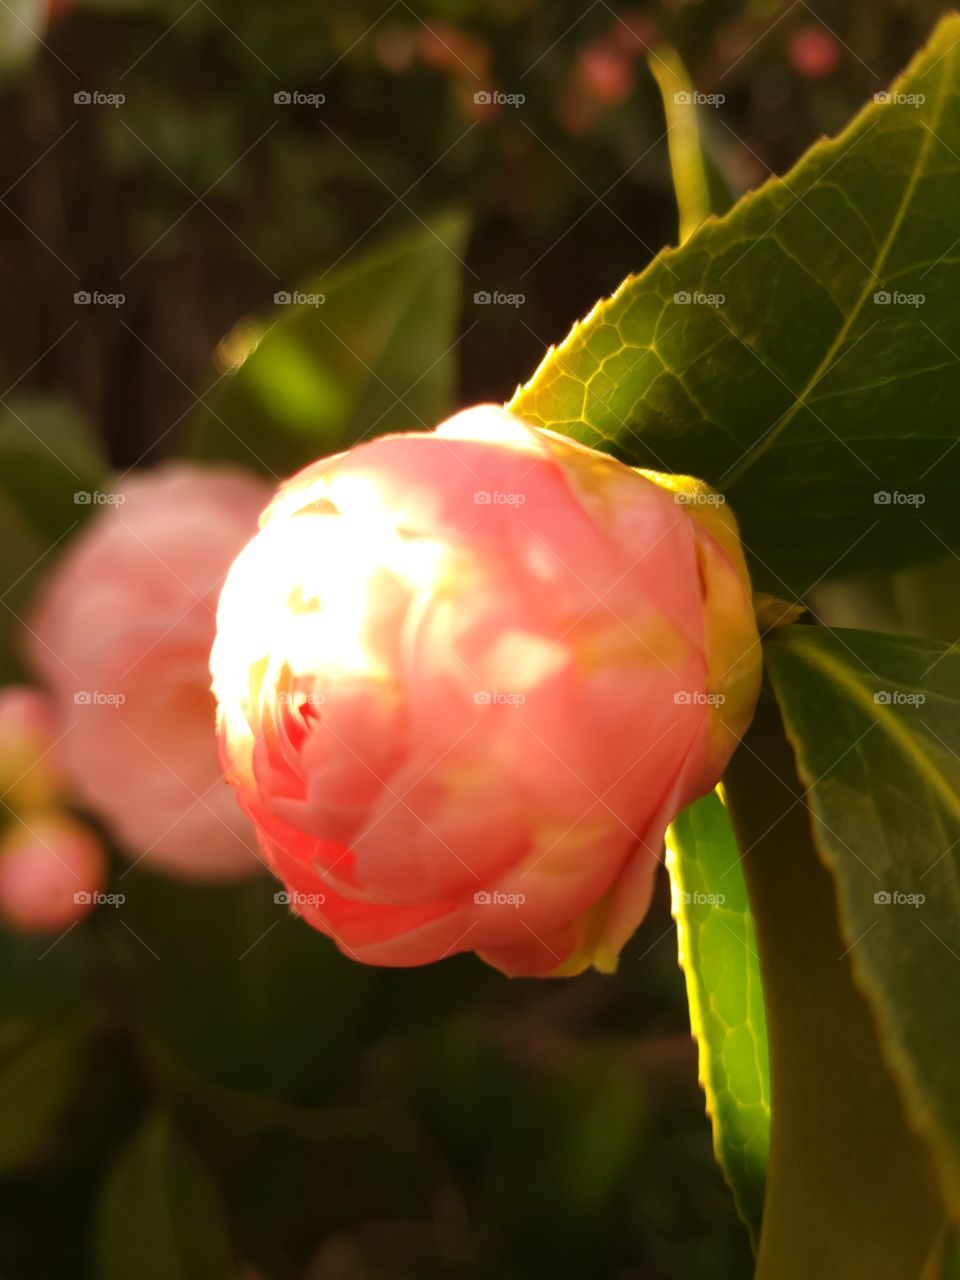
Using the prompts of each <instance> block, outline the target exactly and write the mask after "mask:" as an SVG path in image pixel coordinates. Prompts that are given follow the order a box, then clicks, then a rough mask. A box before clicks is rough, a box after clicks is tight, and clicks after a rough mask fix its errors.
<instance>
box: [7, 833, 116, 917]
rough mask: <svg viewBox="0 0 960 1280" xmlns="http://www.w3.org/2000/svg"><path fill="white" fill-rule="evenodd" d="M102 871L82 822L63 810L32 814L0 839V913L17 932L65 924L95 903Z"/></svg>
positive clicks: (95, 843) (101, 857) (95, 847)
mask: <svg viewBox="0 0 960 1280" xmlns="http://www.w3.org/2000/svg"><path fill="white" fill-rule="evenodd" d="M106 872H107V863H106V857H105V855H104V852H103V849H102V848H101V846H100V843H99V841H98V840H97V839H96V837H95V836H94V835H93V834H92V832H91V831H90V830H89V829H88V828H87V827H85V826H84V825H83V824H82V823H80V822H77V821H76V820H75V819H73V818H71V817H68V816H67V815H66V814H60V813H43V814H35V815H33V816H31V818H30V819H29V822H28V823H18V824H17V825H16V827H15V828H14V829H13V830H12V831H10V832H8V833H7V835H6V836H5V838H4V839H3V841H2V843H0V917H2V918H3V920H4V921H6V923H7V924H8V925H10V927H11V928H13V929H16V930H18V931H20V932H22V933H52V932H56V931H58V930H60V929H66V928H67V927H68V926H69V925H71V924H73V923H74V922H75V921H77V920H79V919H81V918H82V917H83V916H84V915H86V913H87V912H88V911H89V910H90V909H91V907H92V906H93V905H94V903H95V900H96V895H97V894H98V893H99V892H100V891H101V890H102V888H103V885H104V881H105V879H106Z"/></svg>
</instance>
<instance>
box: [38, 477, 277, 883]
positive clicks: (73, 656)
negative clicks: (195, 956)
mask: <svg viewBox="0 0 960 1280" xmlns="http://www.w3.org/2000/svg"><path fill="white" fill-rule="evenodd" d="M269 494H270V490H269V488H268V486H267V485H265V484H264V483H263V481H261V480H259V479H257V478H256V477H254V476H251V475H249V474H248V473H246V472H244V471H241V470H239V469H233V468H209V467H198V466H190V465H187V464H182V463H181V464H177V465H174V466H168V467H163V468H159V469H158V470H156V471H150V472H145V473H143V474H142V475H139V476H136V477H134V478H132V479H130V480H127V481H125V483H124V484H123V486H122V487H121V488H120V489H118V490H117V491H116V492H114V493H111V494H109V495H107V496H108V497H109V498H110V499H111V501H109V502H106V503H104V504H103V506H102V509H101V511H100V512H99V514H98V515H96V516H95V517H94V518H93V520H91V522H90V524H89V525H88V526H87V527H86V528H85V529H84V530H83V531H82V532H81V533H80V534H78V535H77V537H76V538H75V539H74V541H73V542H72V543H71V545H70V547H69V549H68V550H67V552H66V554H65V555H64V557H63V559H62V560H61V561H60V562H59V563H58V565H57V567H56V568H55V570H54V572H53V574H52V575H51V578H50V580H49V582H48V583H47V584H46V586H45V590H44V592H43V594H42V596H41V599H40V601H39V605H38V608H37V610H36V611H35V614H34V616H33V617H32V619H31V627H30V632H29V636H28V645H29V655H30V658H31V661H32V663H33V666H34V667H35V668H36V670H37V671H38V672H39V673H40V674H41V675H42V676H43V677H44V679H45V680H46V683H47V684H48V686H49V687H50V689H51V690H52V691H53V692H54V694H55V695H56V698H57V703H58V709H59V712H60V716H61V719H62V722H63V730H64V732H63V738H62V742H61V744H60V747H59V748H58V750H59V752H60V753H61V758H62V761H63V765H64V768H65V770H66V772H67V775H68V778H69V781H70V782H71V784H72V786H73V788H74V789H75V791H76V792H77V794H78V796H79V798H80V799H81V800H82V801H83V802H84V803H85V804H86V805H88V806H89V807H90V808H91V809H92V810H93V811H94V812H95V813H96V814H97V815H98V816H99V817H101V818H102V819H103V820H104V821H105V822H106V823H107V825H108V826H110V827H111V828H112V830H113V831H114V832H115V834H116V835H117V837H118V839H119V840H120V841H121V843H122V844H123V845H124V847H125V848H126V850H127V851H128V852H129V854H130V855H131V856H132V857H134V858H144V859H145V864H146V865H147V866H151V867H153V868H154V869H160V870H164V871H168V872H171V873H173V874H175V875H179V876H185V877H191V878H196V879H206V880H216V879H231V878H236V877H238V876H246V875H249V874H251V873H252V872H256V871H261V870H262V859H261V858H260V855H259V852H258V851H257V848H256V842H255V841H254V840H252V839H251V834H250V830H249V827H248V825H247V824H246V823H245V822H244V820H243V817H242V815H241V814H239V813H238V812H237V808H236V805H235V804H234V803H233V799H232V797H231V796H230V792H229V789H228V788H227V787H226V786H225V785H223V775H222V771H221V769H220V766H219V762H218V760H217V751H216V743H215V739H214V735H213V731H212V730H213V723H214V711H215V708H214V703H213V699H212V697H211V696H210V679H209V672H208V663H209V655H210V645H211V644H212V642H213V636H214V625H215V610H216V601H217V597H218V595H219V593H220V587H221V585H222V583H223V579H224V576H225V574H226V572H227V569H228V568H229V565H230V562H231V560H232V559H233V557H234V556H235V555H236V554H237V552H238V551H239V550H240V548H241V547H242V546H243V544H244V543H245V542H246V541H247V540H248V539H249V537H250V535H251V533H252V532H253V531H254V530H255V529H256V523H257V516H258V515H259V513H260V511H261V510H262V509H263V507H264V505H265V503H266V502H267V500H268V498H269Z"/></svg>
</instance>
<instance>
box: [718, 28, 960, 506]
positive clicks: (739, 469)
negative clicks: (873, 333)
mask: <svg viewBox="0 0 960 1280" xmlns="http://www.w3.org/2000/svg"><path fill="white" fill-rule="evenodd" d="M955 48H956V45H951V47H950V48H949V49H948V51H947V53H946V54H945V55H944V58H943V61H944V62H945V63H946V62H947V59H948V58H949V59H950V66H952V63H953V52H954V49H955ZM948 70H949V67H945V68H944V70H943V72H942V73H941V76H940V81H939V85H938V88H937V96H936V101H935V103H934V111H933V124H932V126H928V127H927V129H926V131H925V134H926V136H925V137H924V139H923V141H922V143H921V144H920V149H919V151H918V153H917V158H916V162H915V164H914V166H913V168H912V170H911V173H910V177H909V179H908V181H907V184H906V186H905V187H904V190H903V196H902V197H901V199H900V202H899V204H898V206H897V210H896V213H895V215H894V218H893V221H892V222H891V224H890V229H889V230H888V232H887V234H886V236H885V237H884V241H883V244H882V245H881V246H880V249H879V251H878V253H877V256H876V259H875V261H874V264H873V268H872V273H871V277H870V278H868V280H867V283H866V284H865V285H864V288H863V290H862V291H861V293H860V296H859V298H858V299H857V301H856V303H855V304H854V306H853V308H852V310H851V312H850V314H849V316H847V318H846V319H845V320H844V322H843V324H842V325H841V326H840V328H839V330H838V331H837V334H836V337H835V338H834V339H833V341H832V342H831V344H830V346H829V348H828V349H827V351H826V353H825V355H824V356H823V359H822V360H821V361H820V363H819V364H818V365H817V367H816V368H815V369H814V371H813V373H811V374H810V376H809V378H808V379H807V382H806V383H805V385H804V387H803V389H802V390H801V392H800V393H799V395H797V396H796V398H795V400H794V402H793V404H792V405H791V406H790V408H789V409H788V410H787V411H786V413H785V414H784V415H783V417H782V418H781V419H780V421H779V422H778V423H777V424H776V425H775V426H773V427H772V428H771V429H770V430H769V431H768V432H767V434H766V435H765V436H764V437H763V438H762V439H761V440H759V441H758V442H757V443H756V445H754V447H753V448H752V449H751V450H749V451H748V452H747V453H746V454H745V455H744V457H743V458H742V459H741V460H740V462H739V463H738V464H737V465H736V466H735V467H734V469H733V470H732V471H731V472H729V474H728V475H727V477H726V484H727V486H728V487H729V486H731V485H733V484H735V483H736V482H737V481H738V480H740V479H742V477H743V476H744V475H745V473H746V472H747V471H748V470H749V469H750V467H751V466H753V464H754V463H755V462H756V461H757V459H758V458H760V457H762V456H763V454H764V453H766V452H767V450H768V449H769V448H771V446H772V445H774V444H775V443H776V441H777V440H778V439H779V438H780V436H782V435H783V433H784V431H786V430H787V428H788V427H789V426H790V424H791V422H793V420H794V418H796V416H797V414H798V413H799V412H800V410H801V409H804V408H806V407H807V396H808V395H809V394H810V392H811V391H813V389H814V387H815V386H816V385H817V383H818V382H820V380H821V379H822V378H823V377H824V376H825V375H826V373H827V372H828V371H829V369H830V367H831V365H832V364H833V362H834V360H835V359H836V356H837V353H838V352H839V350H840V349H841V347H842V346H843V344H844V343H845V342H846V340H847V338H848V337H849V334H850V330H851V328H852V327H853V324H854V323H855V321H856V320H857V319H858V318H859V316H860V314H861V312H862V310H863V307H864V304H865V302H866V300H867V298H868V297H869V296H870V295H871V293H872V292H873V289H874V287H875V282H876V281H877V279H879V275H880V272H881V270H882V269H883V265H884V262H885V261H886V258H887V255H888V254H889V253H890V250H891V248H892V247H893V244H894V242H895V240H896V237H897V234H898V232H899V230H900V228H901V226H902V225H903V220H904V218H905V217H906V213H907V209H908V208H909V207H910V202H911V200H912V199H913V195H914V192H915V191H916V188H917V183H918V182H919V181H920V177H921V174H922V172H923V168H924V165H925V163H926V160H927V156H928V154H929V151H930V147H931V146H932V140H933V139H934V138H935V136H936V128H935V126H937V125H939V123H940V116H941V114H942V112H943V102H944V97H945V89H946V85H947V83H948V81H949V75H948V74H947V71H948ZM921 123H922V122H921ZM858 141H859V139H858ZM854 145H856V144H854ZM814 185H816V184H814Z"/></svg>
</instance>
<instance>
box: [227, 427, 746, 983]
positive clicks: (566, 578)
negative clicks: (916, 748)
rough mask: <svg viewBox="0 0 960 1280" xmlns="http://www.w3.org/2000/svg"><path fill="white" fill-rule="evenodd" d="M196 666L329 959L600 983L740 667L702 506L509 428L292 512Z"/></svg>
mask: <svg viewBox="0 0 960 1280" xmlns="http://www.w3.org/2000/svg"><path fill="white" fill-rule="evenodd" d="M217 626H218V630H217V639H216V642H215V644H214V648H213V653H212V657H211V665H212V671H213V677H214V692H215V694H216V696H217V699H218V702H219V717H220V719H219V723H220V734H221V747H222V755H223V759H224V763H225V767H226V770H227V774H228V777H229V779H230V781H231V782H232V784H233V786H234V787H235V789H236V791H237V794H238V798H239V800H240V803H241V805H242V806H243V808H244V810H245V811H246V813H247V814H248V816H249V817H250V818H251V819H252V820H253V822H254V823H255V825H256V827H257V831H258V834H259V837H260V841H261V844H262V847H263V849H264V852H265V854H266V856H267V858H268V860H269V861H270V863H271V865H272V866H273V868H274V870H275V871H276V873H277V874H278V876H279V877H280V878H281V879H282V880H283V881H284V882H285V883H286V885H287V887H288V889H289V891H290V902H291V905H292V906H293V907H294V908H295V909H296V910H298V911H299V912H300V914H301V915H303V916H304V917H305V918H306V919H307V920H309V921H310V923H311V924H313V925H315V926H316V927H317V928H318V929H321V930H322V931H323V932H325V933H327V934H329V935H330V936H331V937H332V938H333V939H334V940H335V941H336V942H337V943H338V945H339V946H340V947H341V948H342V950H343V951H345V952H346V953H347V954H348V955H351V956H354V957H355V958H357V959H360V960H364V961H367V962H369V963H373V964H386V965H414V964H423V963H426V962H429V961H433V960H438V959H440V958H442V957H443V956H447V955H451V954H453V953H454V952H457V951H467V950H473V951H476V952H478V953H479V954H480V955H481V956H482V957H483V958H484V959H485V960H487V961H488V962H489V963H491V964H494V965H496V966H497V967H498V968H500V969H502V970H503V971H504V972H506V973H510V974H547V973H553V974H561V973H562V974H569V973H576V972H579V971H580V970H582V969H583V968H585V967H587V966H588V965H589V964H593V965H594V966H596V967H597V968H600V969H603V970H607V971H609V970H612V969H613V968H614V967H615V965H616V958H617V955H618V953H619V951H620V949H621V947H622V946H623V944H624V943H625V942H626V941H627V939H628V938H629V937H630V935H631V934H632V933H633V931H634V930H635V929H636V927H637V925H638V924H639V922H640V920H641V919H642V918H643V916H644V914H645V912H646V910H647V906H648V903H649V900H650V895H651V892H652V885H653V877H654V872H655V869H656V865H657V861H658V858H659V856H660V853H661V849H662V841H663V834H664V830H665V828H666V825H667V823H668V822H669V821H670V819H671V818H673V817H674V815H675V814H676V813H677V811H678V810H679V809H680V808H681V807H682V806H684V805H685V804H687V803H688V802H689V801H691V800H693V799H694V798H695V797H696V796H698V795H700V794H702V793H703V792H704V791H706V790H708V789H709V788H710V787H712V786H713V785H714V784H715V783H716V781H717V779H718V778H719V777H720V775H721V773H722V771H723V769H724V767H725V765H726V763H727V760H728V759H729V757H730V755H731V753H732V751H733V749H734V747H735V745H736V743H737V740H738V737H739V735H740V734H741V733H742V732H743V730H744V728H745V727H746V724H747V723H748V721H749V719H750V716H751V714H752V711H753V705H754V702H755V699H756V694H757V689H758V683H759V673H760V654H759V646H758V643H757V631H756V624H755V621H754V617H753V611H752V608H751V601H750V590H749V584H748V580H747V573H746V568H745V565H744V561H743V556H742V553H741V550H740V545H739V541H738V538H737V533H736V526H735V523H734V521H733V518H732V516H731V515H730V514H729V512H728V511H727V509H726V507H725V506H723V505H722V500H721V499H720V498H719V496H718V495H716V494H713V493H712V492H711V491H709V490H708V489H707V488H706V486H704V485H702V484H699V482H696V481H691V480H689V479H686V478H683V477H657V476H654V475H652V474H648V473H640V472H637V471H634V470H632V469H630V468H628V467H626V466H623V465H622V464H621V463H618V462H615V461H614V460H613V459H611V458H609V457H607V456H606V455H603V454H599V453H596V452H594V451H593V450H590V449H585V448H583V447H581V446H579V445H577V444H574V443H573V442H571V441H569V440H566V439H564V438H562V437H559V436H554V435H552V434H550V433H544V432H539V431H535V430H534V429H533V428H531V427H529V426H527V425H526V424H525V423H524V422H522V421H520V420H519V419H518V418H515V417H514V416H512V415H511V414H509V413H508V412H506V411H505V410H503V409H500V408H496V407H494V406H490V405H485V406H480V407H478V408H475V409H470V410H467V411H466V412H464V413H460V414H458V415H457V416H456V417H454V418H451V419H450V420H449V421H448V422H446V423H444V424H442V425H441V426H440V427H438V428H437V430H436V431H435V432H432V433H427V434H410V435H402V436H387V437H382V438H380V439H378V440H374V441H372V442H370V443H367V444H363V445H359V446H358V447H356V448H354V449H352V450H350V451H349V452H348V453H344V454H340V455H338V456H337V457H334V458H329V459H326V460H324V461H321V462H317V463H315V464H314V465H313V466H310V467H308V468H306V470H304V471H302V472H301V473H300V474H299V475H297V476H295V477H294V478H293V479H292V480H290V481H289V482H288V483H287V484H286V485H284V486H283V487H282V488H281V489H280V491H279V493H278V494H277V496H276V498H275V499H274V502H273V504H272V505H271V506H270V507H269V508H268V510H267V511H266V513H265V514H264V516H263V517H262V518H261V531H260V533H259V534H258V535H257V536H256V537H255V538H254V539H253V541H252V542H251V543H250V544H249V545H248V546H247V547H246V548H245V550H244V551H243V552H242V553H241V554H240V556H239V557H238V558H237V560H236V561H235V563H234V565H233V568H232V569H231V571H230V573H229V575H228V577H227V582H226V585H225V587H224V590H223V593H222V595H221V598H220V605H219V610H218V617H217Z"/></svg>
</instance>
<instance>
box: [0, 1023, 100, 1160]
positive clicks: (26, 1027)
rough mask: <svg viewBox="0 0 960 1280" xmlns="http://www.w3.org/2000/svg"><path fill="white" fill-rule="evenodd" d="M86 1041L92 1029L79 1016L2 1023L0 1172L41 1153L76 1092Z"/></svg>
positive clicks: (0, 1044) (84, 1058)
mask: <svg viewBox="0 0 960 1280" xmlns="http://www.w3.org/2000/svg"><path fill="white" fill-rule="evenodd" d="M88 1045H89V1036H88V1028H87V1027H86V1025H81V1024H79V1023H78V1022H77V1021H76V1020H75V1019H71V1020H68V1021H66V1022H63V1023H60V1024H56V1025H52V1026H47V1027H41V1028H37V1027H36V1026H33V1025H31V1024H28V1023H22V1022H21V1023H16V1022H11V1021H7V1022H4V1023H3V1024H2V1026H0V1113H2V1115H3V1125H2V1126H0V1173H9V1172H10V1171H11V1170H13V1169H17V1168H20V1167H21V1166H23V1165H25V1164H27V1163H29V1162H30V1161H33V1160H36V1159H37V1157H38V1155H40V1154H42V1152H41V1150H40V1148H41V1147H42V1145H43V1144H45V1143H46V1142H47V1141H48V1140H49V1139H50V1138H51V1137H52V1135H53V1133H54V1132H55V1130H56V1127H57V1124H58V1123H59V1121H60V1118H61V1116H62V1115H63V1112H64V1110H65V1108H66V1107H67V1105H68V1104H69V1102H70V1100H71V1098H72V1097H73V1095H74V1092H75V1090H76V1086H77V1083H78V1081H79V1078H80V1073H81V1070H82V1068H83V1066H84V1065H85V1063H86V1060H87V1049H88Z"/></svg>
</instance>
